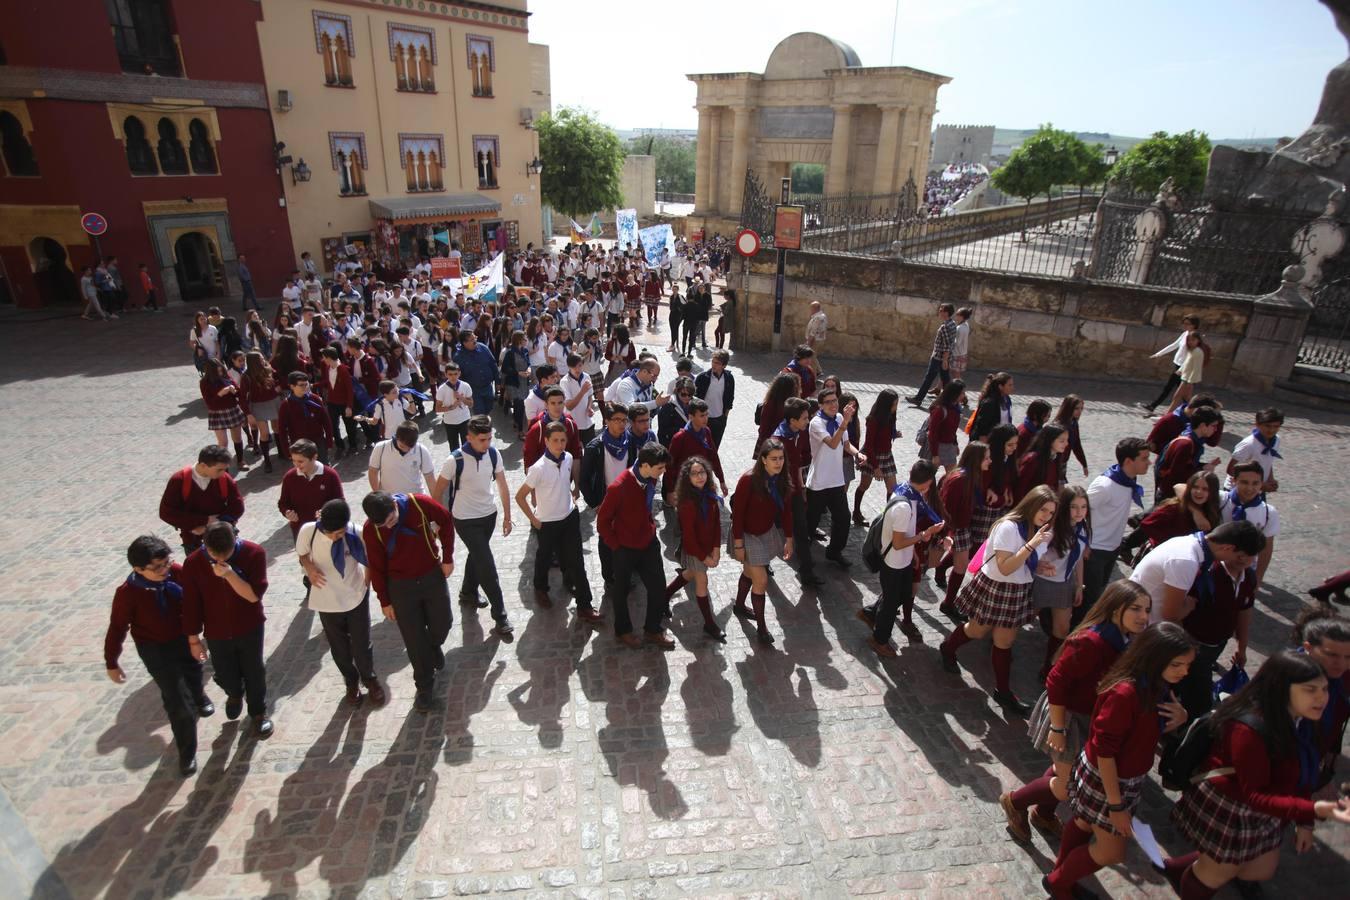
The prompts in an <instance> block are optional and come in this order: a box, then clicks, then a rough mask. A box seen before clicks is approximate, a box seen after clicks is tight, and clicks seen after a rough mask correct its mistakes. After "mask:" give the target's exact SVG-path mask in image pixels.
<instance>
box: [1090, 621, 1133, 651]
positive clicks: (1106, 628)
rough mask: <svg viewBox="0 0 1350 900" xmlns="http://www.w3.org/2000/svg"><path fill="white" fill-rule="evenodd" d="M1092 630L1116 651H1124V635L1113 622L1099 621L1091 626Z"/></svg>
mask: <svg viewBox="0 0 1350 900" xmlns="http://www.w3.org/2000/svg"><path fill="white" fill-rule="evenodd" d="M1092 630H1093V631H1094V632H1095V633H1096V634H1097V636H1098V637H1100V638H1101V639H1102V640H1104V641H1106V643H1107V644H1109V645H1110V646H1111V649H1112V650H1114V651H1116V652H1117V653H1124V652H1125V635H1124V634H1122V633H1121V631H1120V629H1119V628H1117V627H1116V624H1115V623H1114V622H1099V623H1097V624H1096V625H1093V626H1092Z"/></svg>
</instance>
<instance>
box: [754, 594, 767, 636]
mask: <svg viewBox="0 0 1350 900" xmlns="http://www.w3.org/2000/svg"><path fill="white" fill-rule="evenodd" d="M764 599H765V598H764V595H763V594H751V595H750V605H751V606H752V607H754V610H755V624H756V625H757V626H759V630H760V631H768V630H769V626H767V625H765V624H764Z"/></svg>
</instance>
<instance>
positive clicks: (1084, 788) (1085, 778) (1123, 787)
mask: <svg viewBox="0 0 1350 900" xmlns="http://www.w3.org/2000/svg"><path fill="white" fill-rule="evenodd" d="M1147 780H1148V776H1147V775H1138V776H1135V777H1134V778H1121V779H1120V801H1121V802H1122V803H1124V804H1125V811H1126V812H1128V813H1133V812H1134V808H1135V807H1136V806H1138V805H1139V794H1140V792H1141V791H1143V789H1144V782H1145V781H1147ZM1110 802H1111V801H1110V800H1107V799H1106V789H1105V788H1103V787H1102V775H1101V773H1100V772H1098V771H1097V767H1096V766H1094V765H1093V764H1092V763H1090V762H1088V758H1087V754H1086V753H1080V754H1078V762H1076V763H1074V765H1073V774H1072V775H1070V776H1069V808H1070V809H1071V810H1073V814H1074V816H1075V817H1076V818H1079V819H1082V820H1083V821H1085V822H1087V823H1089V824H1091V825H1098V826H1100V827H1102V828H1105V829H1106V830H1108V831H1113V830H1114V829H1112V828H1111V811H1110V810H1109V809H1107V808H1106V807H1107V806H1108V805H1109V804H1110Z"/></svg>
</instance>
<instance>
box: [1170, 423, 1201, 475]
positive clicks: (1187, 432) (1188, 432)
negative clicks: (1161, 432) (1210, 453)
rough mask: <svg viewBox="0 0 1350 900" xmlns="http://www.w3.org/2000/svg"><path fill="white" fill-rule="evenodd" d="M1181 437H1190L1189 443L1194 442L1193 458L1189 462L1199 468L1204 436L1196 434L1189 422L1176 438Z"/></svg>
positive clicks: (1179, 438)
mask: <svg viewBox="0 0 1350 900" xmlns="http://www.w3.org/2000/svg"><path fill="white" fill-rule="evenodd" d="M1182 438H1190V441H1191V443H1192V444H1195V459H1194V460H1192V461H1191V462H1192V464H1193V465H1194V466H1195V467H1196V468H1199V467H1200V460H1201V459H1202V458H1203V457H1204V455H1205V441H1204V438H1202V437H1200V436H1199V435H1198V434H1196V433H1195V431H1194V429H1192V428H1191V426H1190V425H1189V424H1187V425H1186V427H1185V429H1183V430H1182V432H1181V434H1179V435H1177V440H1181V439H1182Z"/></svg>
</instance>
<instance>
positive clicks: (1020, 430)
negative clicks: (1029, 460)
mask: <svg viewBox="0 0 1350 900" xmlns="http://www.w3.org/2000/svg"><path fill="white" fill-rule="evenodd" d="M1049 418H1050V404H1049V403H1047V402H1045V401H1044V400H1032V401H1031V402H1030V403H1028V404H1027V415H1026V418H1025V419H1023V420H1022V424H1021V425H1018V426H1017V453H1016V458H1017V459H1021V458H1022V457H1023V456H1024V455H1026V452H1027V451H1028V450H1030V449H1031V442H1032V441H1033V440H1035V439H1036V435H1037V434H1039V433H1040V430H1041V429H1042V428H1043V427H1045V423H1046V420H1047V419H1049Z"/></svg>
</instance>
